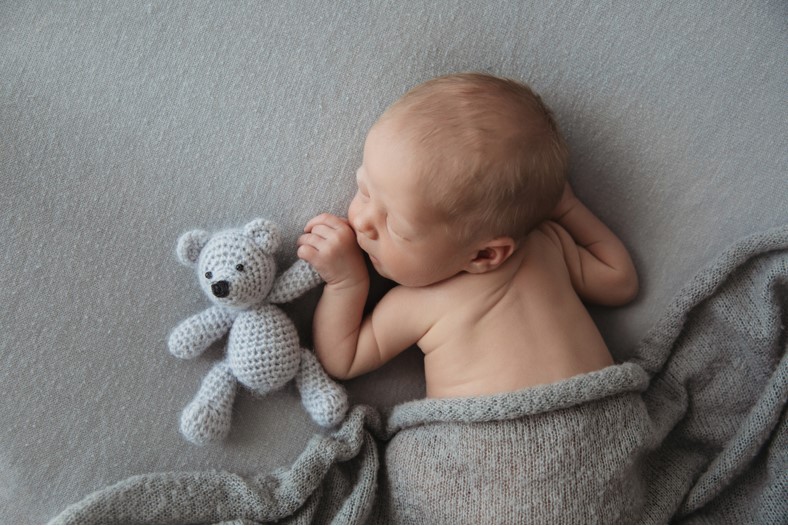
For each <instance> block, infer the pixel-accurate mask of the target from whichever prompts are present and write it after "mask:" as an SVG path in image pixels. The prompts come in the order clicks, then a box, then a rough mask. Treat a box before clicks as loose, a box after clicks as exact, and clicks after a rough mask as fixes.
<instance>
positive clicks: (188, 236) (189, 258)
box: [175, 230, 211, 267]
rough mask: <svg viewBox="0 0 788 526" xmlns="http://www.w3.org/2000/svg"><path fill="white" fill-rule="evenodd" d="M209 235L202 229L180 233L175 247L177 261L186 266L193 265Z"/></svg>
mask: <svg viewBox="0 0 788 526" xmlns="http://www.w3.org/2000/svg"><path fill="white" fill-rule="evenodd" d="M210 237H211V236H210V235H208V232H206V231H204V230H191V231H189V232H186V233H185V234H183V235H181V237H179V238H178V246H177V247H176V248H175V255H177V256H178V261H180V262H181V263H183V264H184V265H186V266H187V267H193V266H195V265H196V264H197V260H198V259H199V258H200V252H201V251H202V249H203V247H204V246H205V244H206V243H208V239H210Z"/></svg>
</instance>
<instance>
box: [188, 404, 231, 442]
mask: <svg viewBox="0 0 788 526" xmlns="http://www.w3.org/2000/svg"><path fill="white" fill-rule="evenodd" d="M231 419H232V408H231V407H225V406H223V405H222V404H217V403H215V402H211V401H207V400H194V401H193V402H191V403H190V404H189V405H187V406H186V408H185V409H184V410H183V413H181V433H182V434H183V436H184V437H186V439H187V440H188V441H189V442H192V443H193V444H196V445H198V446H204V445H206V444H210V443H212V442H218V441H221V440H223V439H224V438H226V437H227V435H228V433H229V432H230V423H231Z"/></svg>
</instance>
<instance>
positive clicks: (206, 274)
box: [205, 272, 213, 279]
mask: <svg viewBox="0 0 788 526" xmlns="http://www.w3.org/2000/svg"><path fill="white" fill-rule="evenodd" d="M212 277H213V272H206V273H205V279H211V278H212Z"/></svg>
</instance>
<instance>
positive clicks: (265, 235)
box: [244, 219, 282, 255]
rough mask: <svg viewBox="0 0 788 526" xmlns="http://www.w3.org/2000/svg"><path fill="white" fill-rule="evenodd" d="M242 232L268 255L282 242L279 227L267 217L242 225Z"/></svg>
mask: <svg viewBox="0 0 788 526" xmlns="http://www.w3.org/2000/svg"><path fill="white" fill-rule="evenodd" d="M244 233H245V234H246V235H247V236H249V237H251V238H252V239H253V240H254V242H255V243H256V244H257V245H258V246H259V247H260V248H262V249H263V252H265V253H266V254H269V255H270V254H273V253H274V252H276V251H277V250H278V249H279V246H280V245H281V244H282V235H281V234H280V233H279V227H277V226H276V225H275V224H274V223H272V222H271V221H268V220H267V219H255V220H254V221H252V222H250V223H248V224H247V225H246V226H245V227H244Z"/></svg>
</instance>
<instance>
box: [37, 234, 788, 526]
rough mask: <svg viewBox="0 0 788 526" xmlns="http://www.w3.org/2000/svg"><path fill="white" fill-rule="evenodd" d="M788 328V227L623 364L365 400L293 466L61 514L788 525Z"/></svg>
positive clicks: (682, 299) (739, 254)
mask: <svg viewBox="0 0 788 526" xmlns="http://www.w3.org/2000/svg"><path fill="white" fill-rule="evenodd" d="M787 321H788V226H786V227H782V228H778V229H774V230H771V231H768V232H765V233H762V234H759V235H756V236H752V237H750V238H748V239H745V240H744V241H742V242H739V243H737V244H736V245H734V246H733V247H731V248H730V249H729V250H728V251H726V252H725V253H724V254H723V255H722V256H721V257H720V258H719V259H718V260H717V261H716V262H715V263H713V264H712V265H710V266H709V267H707V268H706V269H704V270H703V271H702V272H700V273H699V274H698V275H697V276H696V277H695V278H694V279H693V280H692V281H691V282H690V283H689V284H688V285H687V286H686V287H685V288H684V289H683V290H682V291H681V293H680V294H679V295H678V296H677V297H676V299H675V300H674V302H673V303H672V304H671V305H670V306H669V308H668V310H667V312H666V314H665V315H664V316H663V318H662V319H661V320H660V321H659V322H658V324H657V325H656V326H655V327H654V329H652V331H650V333H649V334H648V335H647V336H646V338H645V339H644V340H643V342H642V343H641V344H640V346H639V347H638V349H637V351H636V352H635V354H634V357H633V358H632V359H631V360H630V361H629V362H627V363H624V364H621V365H615V366H612V367H608V368H606V369H604V370H601V371H597V372H594V373H590V374H586V375H581V376H577V377H574V378H570V379H568V380H564V381H562V382H559V383H556V384H551V385H545V386H538V387H535V388H531V389H526V390H523V391H519V392H516V393H508V394H501V395H493V396H485V397H478V398H467V399H452V400H420V401H414V402H409V403H406V404H402V405H400V406H397V407H395V408H394V409H393V410H392V411H391V413H390V414H388V415H385V417H381V415H379V414H378V413H377V412H376V411H375V410H373V409H371V408H369V407H364V406H358V407H355V408H354V409H353V410H352V411H351V413H350V415H349V416H348V418H347V419H346V420H345V422H344V423H343V424H342V425H341V427H340V428H339V429H338V430H337V431H336V432H335V433H333V434H331V435H328V436H323V435H317V436H315V437H313V439H312V440H311V441H310V442H309V444H308V445H307V447H306V449H305V451H304V452H303V453H302V454H301V456H300V457H299V458H298V459H297V460H296V462H295V463H294V464H293V465H292V466H289V467H287V468H284V469H281V470H279V471H276V472H273V473H269V474H261V475H258V476H252V477H241V476H238V475H236V474H232V473H226V472H194V473H159V474H150V475H142V476H137V477H132V478H130V479H127V480H125V481H122V482H119V483H117V484H115V485H113V486H110V487H108V488H105V489H103V490H100V491H98V492H96V493H94V494H92V495H90V496H88V497H86V498H85V499H84V500H83V501H82V502H79V503H77V504H74V505H72V506H70V507H69V508H67V509H66V510H65V511H63V512H62V513H61V514H60V515H59V516H57V517H56V518H54V519H53V521H52V522H53V523H97V522H98V523H117V522H135V523H164V522H170V523H182V522H202V523H217V522H285V523H306V522H311V523H324V522H334V523H364V522H400V523H408V522H422V523H424V522H429V523H445V522H482V523H487V522H509V523H522V522H526V523H539V522H543V523H544V522H546V523H556V522H560V523H567V522H576V523H599V522H604V523H615V522H661V523H665V522H687V523H705V522H766V523H777V522H785V521H786V519H788V506H787V505H786V499H785V496H786V495H788V476H786V473H788V459H787V458H786V455H787V454H788V448H786V423H785V406H786V399H787V398H788V382H787V381H786V379H787V378H788V374H787V372H788V363H787V362H786V358H785V355H786V353H785V348H786V343H787V342H786V330H785V326H786V322H787Z"/></svg>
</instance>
